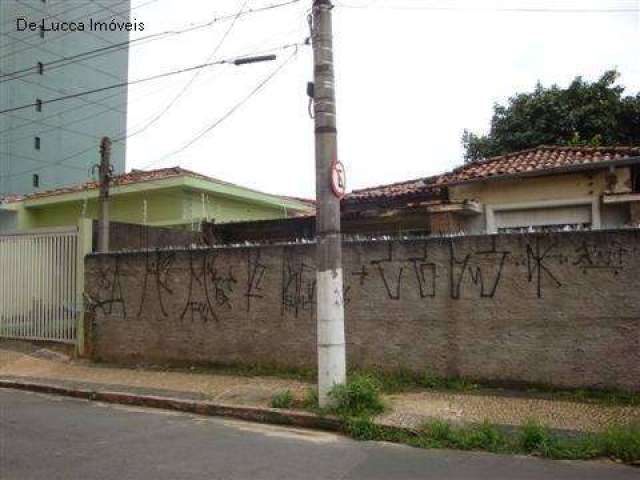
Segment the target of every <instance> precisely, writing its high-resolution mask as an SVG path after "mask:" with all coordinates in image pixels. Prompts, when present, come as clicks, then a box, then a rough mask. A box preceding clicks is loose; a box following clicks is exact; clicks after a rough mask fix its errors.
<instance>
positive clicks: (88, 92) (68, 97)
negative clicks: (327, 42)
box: [0, 58, 239, 114]
mask: <svg viewBox="0 0 640 480" xmlns="http://www.w3.org/2000/svg"><path fill="white" fill-rule="evenodd" d="M236 60H239V59H238V58H235V59H230V60H218V61H216V62H209V63H203V64H200V65H195V66H193V67H187V68H181V69H179V70H171V71H169V72H164V73H159V74H157V75H152V76H150V77H145V78H139V79H137V80H132V81H128V82H120V83H115V84H113V85H107V86H106V87H100V88H94V89H93V90H86V91H83V92H78V93H73V94H70V95H64V96H62V97H57V98H52V99H49V100H42V103H41V104H40V105H48V104H50V103H55V102H61V101H65V100H71V99H74V98H79V97H83V96H85V95H91V94H94V93H99V92H104V91H106V90H112V89H114V88H122V87H127V86H130V85H138V84H140V83H144V82H150V81H153V80H159V79H161V78H165V77H170V76H173V75H179V74H182V73H187V72H192V71H195V70H199V69H202V68H207V67H212V66H214V65H225V64H233V62H234V61H236ZM36 105H38V103H28V104H25V105H20V106H17V107H11V108H5V109H4V110H0V114H4V113H8V112H15V111H18V110H24V109H25V108H32V107H35V106H36Z"/></svg>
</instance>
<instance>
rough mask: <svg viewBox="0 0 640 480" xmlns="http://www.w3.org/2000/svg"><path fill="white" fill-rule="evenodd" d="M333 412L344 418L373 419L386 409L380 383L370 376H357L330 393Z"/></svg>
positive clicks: (337, 386) (334, 388)
mask: <svg viewBox="0 0 640 480" xmlns="http://www.w3.org/2000/svg"><path fill="white" fill-rule="evenodd" d="M329 397H330V398H331V399H332V402H333V407H332V411H333V412H334V413H336V414H338V415H340V416H342V417H347V418H349V417H371V416H373V415H377V414H379V413H382V412H383V411H384V409H385V407H384V404H383V402H382V399H381V397H380V383H379V382H378V380H377V379H376V378H375V377H373V376H370V375H362V374H357V375H354V376H352V377H351V378H350V379H349V381H348V382H347V383H345V384H342V385H336V386H335V387H333V389H331V391H330V392H329Z"/></svg>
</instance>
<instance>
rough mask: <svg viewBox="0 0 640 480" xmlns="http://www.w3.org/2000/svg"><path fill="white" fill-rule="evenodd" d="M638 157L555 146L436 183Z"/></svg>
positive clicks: (637, 151)
mask: <svg viewBox="0 0 640 480" xmlns="http://www.w3.org/2000/svg"><path fill="white" fill-rule="evenodd" d="M632 157H640V147H554V146H546V145H543V146H540V147H537V148H532V149H530V150H524V151H520V152H514V153H510V154H507V155H502V156H499V157H493V158H489V159H487V160H483V161H480V162H474V163H469V164H467V165H464V166H462V167H459V168H456V169H455V170H453V171H452V172H450V173H445V174H444V175H441V176H440V177H439V178H438V180H437V184H439V185H450V184H456V183H461V182H468V181H473V180H484V179H488V178H495V177H502V176H510V175H518V174H531V175H535V174H537V173H541V174H542V173H551V172H553V171H556V170H572V169H579V168H581V167H585V166H586V167H589V166H592V165H593V166H597V165H598V164H599V163H603V162H608V161H612V160H625V159H628V158H632Z"/></svg>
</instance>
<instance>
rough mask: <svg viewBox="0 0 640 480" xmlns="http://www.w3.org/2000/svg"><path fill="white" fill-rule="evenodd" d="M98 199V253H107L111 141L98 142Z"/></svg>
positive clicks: (108, 139)
mask: <svg viewBox="0 0 640 480" xmlns="http://www.w3.org/2000/svg"><path fill="white" fill-rule="evenodd" d="M99 172H100V199H99V202H98V203H99V204H98V208H99V212H98V215H99V217H98V252H101V253H107V252H108V251H109V183H110V182H111V139H110V138H109V137H102V140H101V141H100V167H99Z"/></svg>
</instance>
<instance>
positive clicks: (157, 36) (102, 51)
mask: <svg viewBox="0 0 640 480" xmlns="http://www.w3.org/2000/svg"><path fill="white" fill-rule="evenodd" d="M300 1H301V0H288V1H286V2H282V3H276V4H271V5H266V6H264V7H259V8H253V9H248V10H245V11H241V12H240V13H238V14H235V15H223V16H218V17H214V18H212V19H211V20H209V21H208V22H205V23H200V24H192V25H189V26H186V27H184V28H182V29H178V30H166V31H164V32H159V33H154V34H150V35H145V36H143V37H140V38H137V39H134V40H128V41H126V42H119V43H114V44H112V45H108V46H104V47H101V48H97V49H93V50H89V51H86V52H82V53H78V54H76V55H71V56H68V57H63V58H60V59H58V60H54V61H52V62H47V63H44V64H43V67H44V68H45V70H52V69H53V68H59V67H61V66H66V65H70V64H72V63H76V62H75V61H73V60H77V59H82V60H88V59H91V58H95V57H98V56H100V55H107V54H110V53H113V52H111V51H110V50H114V51H118V50H122V49H124V48H127V47H129V46H131V45H134V44H141V43H143V42H144V43H148V42H151V41H155V40H161V39H164V38H166V37H170V36H174V35H181V34H185V33H190V32H193V31H196V30H200V29H203V28H207V27H211V26H214V25H215V24H217V23H219V22H222V21H226V20H233V21H234V23H235V21H236V20H237V19H238V18H239V17H243V16H245V15H251V14H254V13H260V12H265V11H269V10H273V9H276V8H280V7H286V6H289V5H292V4H295V3H299V2H300ZM11 38H13V37H11ZM134 46H135V45H134ZM34 48H37V47H36V46H34ZM84 57H87V58H84ZM0 58H1V57H0ZM78 61H80V60H78ZM64 62H68V63H64ZM60 63H62V65H59V64H60ZM36 70H37V67H36V66H33V67H28V68H24V69H21V70H16V71H14V72H8V73H4V74H2V75H0V79H4V78H6V77H12V78H8V79H5V80H2V81H0V83H3V82H6V81H9V80H14V79H18V78H22V77H14V76H15V75H19V74H21V73H28V75H32V74H36V73H38V72H37V71H36ZM24 76H27V75H24Z"/></svg>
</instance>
